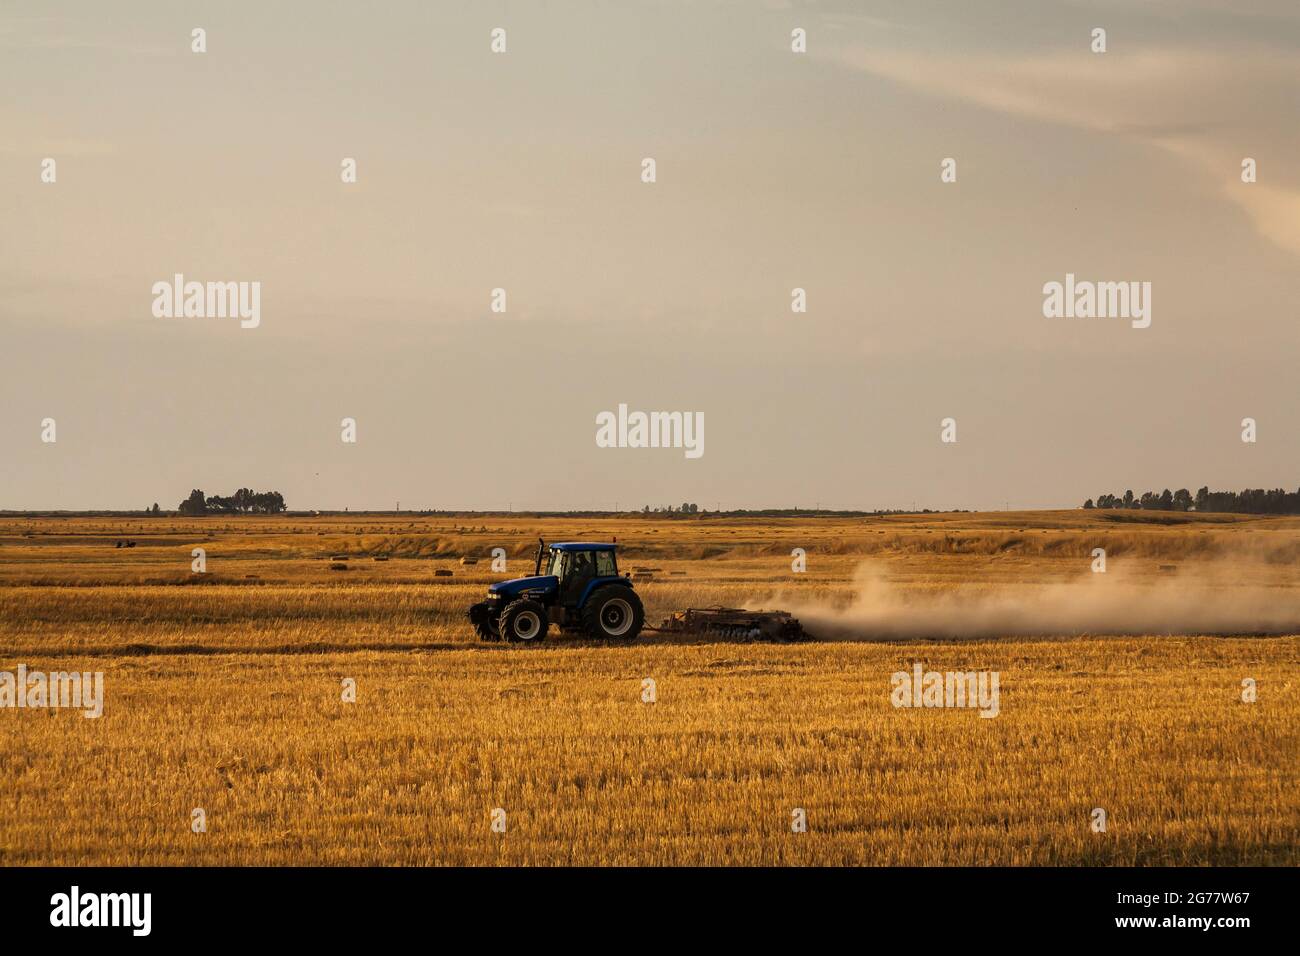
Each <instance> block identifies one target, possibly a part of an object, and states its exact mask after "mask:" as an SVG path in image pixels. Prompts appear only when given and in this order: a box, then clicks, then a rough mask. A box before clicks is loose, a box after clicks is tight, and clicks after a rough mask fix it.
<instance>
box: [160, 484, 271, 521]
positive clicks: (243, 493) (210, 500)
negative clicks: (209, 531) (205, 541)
mask: <svg viewBox="0 0 1300 956" xmlns="http://www.w3.org/2000/svg"><path fill="white" fill-rule="evenodd" d="M281 511H284V496H283V495H282V494H280V492H278V491H253V489H251V488H240V489H239V490H238V491H236V492H235V493H234V494H233V495H231V496H230V497H228V498H223V497H222V496H221V495H212V496H211V497H205V496H204V494H203V492H202V491H201V490H200V489H198V488H195V489H194V490H193V491H191V492H190V496H189V497H188V498H186V499H185V500H184V501H182V502H181V506H180V513H181V514H183V515H202V514H214V513H215V514H237V513H241V512H243V513H247V512H253V513H255V514H270V515H273V514H279V513H280V512H281Z"/></svg>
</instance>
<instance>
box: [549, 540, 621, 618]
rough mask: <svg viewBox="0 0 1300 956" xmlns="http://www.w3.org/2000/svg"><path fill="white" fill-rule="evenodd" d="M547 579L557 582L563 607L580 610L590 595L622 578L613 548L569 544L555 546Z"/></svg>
mask: <svg viewBox="0 0 1300 956" xmlns="http://www.w3.org/2000/svg"><path fill="white" fill-rule="evenodd" d="M537 550H538V555H537V558H538V568H537V572H538V574H541V573H542V568H541V562H542V554H541V550H542V549H541V548H538V549H537ZM545 573H546V575H547V576H548V577H553V578H555V581H556V586H557V588H558V589H559V603H560V604H561V605H563V606H564V607H577V606H579V605H581V604H582V603H583V600H584V598H585V597H586V596H587V593H588V592H589V591H590V590H591V589H592V588H595V587H599V586H600V584H602V583H608V582H610V581H611V580H613V579H616V578H618V561H617V559H616V558H615V557H614V545H612V544H583V543H579V542H574V541H566V542H564V543H563V544H553V545H551V546H550V549H549V552H548V554H547V555H546V571H545Z"/></svg>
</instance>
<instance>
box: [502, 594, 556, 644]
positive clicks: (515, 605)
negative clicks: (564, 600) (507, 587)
mask: <svg viewBox="0 0 1300 956" xmlns="http://www.w3.org/2000/svg"><path fill="white" fill-rule="evenodd" d="M550 624H551V622H550V621H549V620H548V619H547V617H546V607H545V605H543V604H542V603H541V602H540V601H531V600H529V599H528V598H521V599H520V600H518V601H511V602H510V603H509V604H507V605H506V606H505V609H504V610H503V611H502V612H501V625H500V626H501V636H502V637H504V638H505V639H506V640H507V641H513V642H515V643H520V644H540V643H541V642H542V641H543V640H544V639H545V638H546V629H547V628H548V627H550Z"/></svg>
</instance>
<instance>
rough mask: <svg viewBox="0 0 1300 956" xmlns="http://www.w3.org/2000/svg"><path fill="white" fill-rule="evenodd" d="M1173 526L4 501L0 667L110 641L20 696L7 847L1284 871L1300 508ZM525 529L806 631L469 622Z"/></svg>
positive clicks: (118, 852) (1296, 672) (227, 859)
mask: <svg viewBox="0 0 1300 956" xmlns="http://www.w3.org/2000/svg"><path fill="white" fill-rule="evenodd" d="M1143 517H1145V518H1146V519H1147V520H1141V519H1142V518H1143ZM1152 519H1153V516H1152V515H1151V514H1149V513H1148V514H1146V515H1142V514H1141V513H1133V514H1130V513H1123V512H1084V511H1069V512H1039V513H1014V512H1013V513H986V514H942V515H910V516H907V515H893V516H881V517H850V516H828V517H807V518H804V517H738V516H726V517H713V516H709V515H700V516H689V517H686V516H683V517H681V518H677V519H673V518H667V517H663V516H639V515H638V516H617V517H612V516H594V517H593V516H580V517H565V518H556V517H546V518H532V517H525V516H518V515H511V516H504V515H442V514H439V515H407V514H386V515H327V516H313V517H306V516H294V515H288V516H280V517H231V518H220V517H207V518H201V519H183V518H176V517H168V516H161V517H151V518H142V517H141V518H136V517H132V518H125V517H120V516H118V517H114V516H105V517H94V516H90V517H87V516H76V517H71V516H69V517H61V516H57V515H56V516H23V515H12V514H11V515H5V516H0V671H11V672H12V671H14V670H15V669H16V668H18V667H19V665H22V666H24V667H25V668H26V669H27V670H28V671H44V672H61V671H73V670H76V671H81V672H88V673H90V672H96V671H102V673H103V701H102V707H103V714H102V716H100V717H98V718H94V719H87V718H85V717H83V716H82V715H81V714H80V713H79V712H78V711H76V710H73V709H64V708H58V709H56V708H49V707H44V708H42V707H36V708H23V709H18V708H7V707H6V708H2V709H0V723H3V727H4V733H3V734H0V767H3V777H4V786H3V789H2V790H0V864H9V865H30V864H110V865H123V864H165V865H166V864H200V865H206V864H254V865H264V864H277V865H289V864H311V863H322V864H459V865H466V864H468V865H495V864H535V865H546V864H563V863H573V864H827V865H837V864H867V865H889V864H911V865H918V864H919V865H928V864H1055V865H1061V864H1063V865H1094V864H1105V865H1109V864H1140V865H1168V864H1229V865H1232V864H1287V865H1294V864H1296V863H1298V862H1300V859H1298V858H1297V851H1296V846H1297V823H1298V821H1300V780H1298V779H1297V778H1298V777H1300V773H1298V770H1300V760H1298V755H1300V703H1298V702H1297V687H1298V685H1300V669H1298V665H1300V637H1298V636H1297V635H1298V634H1300V561H1298V558H1300V520H1297V519H1294V518H1291V519H1286V518H1249V517H1244V516H1228V515H1222V516H1196V515H1169V514H1163V515H1156V516H1154V520H1152ZM538 535H542V536H544V537H545V538H546V539H547V540H548V541H550V540H564V539H572V540H610V539H613V538H615V537H616V538H617V541H618V544H619V548H620V551H619V563H620V570H621V571H628V572H632V571H635V569H637V568H649V569H652V570H650V571H642V572H640V576H641V579H640V580H638V581H637V584H636V589H637V591H638V592H639V593H640V594H641V595H642V597H643V600H644V601H645V604H646V607H647V620H648V622H650V623H651V624H657V623H658V622H659V621H660V620H661V619H662V618H663V617H665V616H666V615H667V614H668V613H669V612H671V611H673V610H677V609H680V608H685V607H691V606H696V607H698V606H705V605H710V604H725V605H729V606H747V607H769V608H784V609H787V610H792V611H794V612H795V613H796V614H797V616H798V617H800V619H801V620H802V621H803V623H804V625H805V627H806V628H808V629H809V630H810V631H811V632H812V633H813V634H814V636H816V637H817V638H819V639H818V640H816V641H812V642H808V643H799V644H780V645H778V644H758V643H741V642H735V641H725V640H709V639H702V638H695V637H689V638H682V637H676V638H673V639H670V638H669V637H668V636H667V635H662V634H657V633H654V632H647V633H644V634H643V635H642V636H641V637H640V638H639V639H638V640H636V641H635V642H633V643H622V644H610V645H606V644H602V643H598V642H595V641H593V640H590V639H584V638H576V637H572V636H568V635H560V634H558V633H557V632H556V631H555V630H552V632H551V635H550V636H549V637H548V638H547V641H546V642H545V643H544V644H543V645H542V646H540V647H528V646H522V647H521V646H516V645H510V644H504V643H503V644H481V643H479V642H478V641H477V640H476V639H475V638H474V636H473V633H472V631H471V629H470V627H469V625H468V623H467V622H466V620H465V618H464V611H465V608H466V607H468V606H469V605H470V604H471V603H473V602H474V601H477V600H479V599H480V598H481V596H482V594H483V592H484V590H485V588H486V586H487V585H488V583H490V582H492V581H496V580H502V579H505V578H508V577H518V576H522V575H525V574H529V573H531V571H532V554H533V550H534V548H535V547H536V539H537V536H538ZM195 548H202V549H203V550H204V560H205V561H206V568H205V571H204V573H201V574H199V573H195V572H194V571H193V570H192V563H193V562H194V561H195V558H194V556H193V549H195ZM494 548H503V549H504V550H505V552H506V555H507V559H508V564H507V568H506V570H505V571H499V570H498V571H494V570H493V569H492V561H491V554H492V550H493V549H494ZM796 548H802V549H804V551H805V552H806V560H807V568H806V571H804V572H802V573H796V572H795V571H793V570H792V561H794V560H795V559H794V558H793V557H792V551H793V550H794V549H796ZM1097 548H1101V549H1104V551H1105V560H1106V562H1107V563H1106V572H1105V573H1104V574H1102V573H1094V572H1093V570H1092V569H1093V567H1094V562H1095V561H1096V557H1095V555H1094V549H1097ZM463 557H471V558H478V559H479V560H478V562H477V563H475V564H462V563H461V560H460V559H461V558H463ZM376 558H380V559H381V560H376ZM384 558H387V560H382V559H384ZM437 571H442V572H444V574H442V575H437V574H435V572H437ZM445 572H450V574H447V573H445ZM683 572H684V573H683ZM647 577H648V579H647ZM916 665H920V666H921V667H922V668H923V669H924V670H925V671H938V672H948V671H954V672H969V671H979V672H996V674H997V676H998V681H999V688H1000V699H999V703H998V708H997V713H996V715H995V716H990V717H988V718H986V717H982V716H981V713H980V712H979V711H977V710H975V709H972V708H970V707H946V708H919V707H916V708H907V707H898V706H895V700H894V698H893V689H894V683H893V678H892V675H894V674H895V673H896V672H903V673H906V674H910V673H912V672H913V670H914V668H915V667H916ZM347 681H354V682H355V701H351V702H350V701H345V700H344V699H343V698H344V696H345V694H344V693H343V688H344V686H345V682H347ZM648 682H653V684H650V683H648ZM1252 682H1253V684H1252ZM647 688H652V691H653V693H652V694H650V693H649V691H648V690H647ZM1251 688H1253V692H1252V690H1251ZM647 696H652V697H653V698H654V699H653V700H647V699H646V698H647ZM1248 698H1253V699H1248ZM1099 809H1100V810H1102V811H1104V814H1105V825H1104V830H1101V829H1099V828H1098V826H1097V824H1096V821H1097V819H1098V815H1097V811H1098V810H1099ZM196 810H201V811H202V814H201V819H202V821H203V825H204V827H205V829H202V831H201V832H195V826H194V825H193V823H194V820H195V819H196V817H195V811H196ZM799 811H802V818H803V819H806V828H802V827H799V826H797V825H792V821H797V820H799V819H800V813H799ZM494 821H495V822H496V823H497V826H496V827H495V828H494V826H493V824H494ZM800 829H802V830H803V832H797V831H799V830H800ZM502 830H504V832H501V831H502Z"/></svg>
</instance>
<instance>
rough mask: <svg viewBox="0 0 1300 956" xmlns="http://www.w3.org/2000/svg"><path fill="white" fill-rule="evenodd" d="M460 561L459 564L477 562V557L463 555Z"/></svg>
mask: <svg viewBox="0 0 1300 956" xmlns="http://www.w3.org/2000/svg"><path fill="white" fill-rule="evenodd" d="M460 563H461V564H478V558H471V557H469V556H466V557H463V558H461V559H460Z"/></svg>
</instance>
